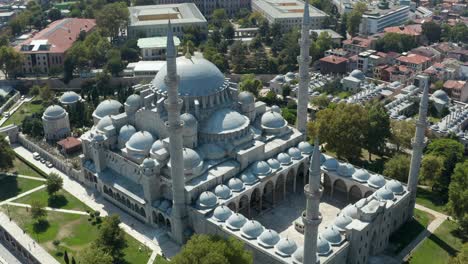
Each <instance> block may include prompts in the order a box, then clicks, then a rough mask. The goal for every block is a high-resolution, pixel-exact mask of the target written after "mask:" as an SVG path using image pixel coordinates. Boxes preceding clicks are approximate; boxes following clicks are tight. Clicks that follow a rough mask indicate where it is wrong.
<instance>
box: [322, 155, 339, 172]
mask: <svg viewBox="0 0 468 264" xmlns="http://www.w3.org/2000/svg"><path fill="white" fill-rule="evenodd" d="M322 166H323V167H324V168H325V169H326V170H328V171H335V170H337V169H338V161H337V160H336V159H335V158H328V159H326V160H325V162H324V163H323V165H322Z"/></svg>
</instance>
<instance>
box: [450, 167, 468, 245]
mask: <svg viewBox="0 0 468 264" xmlns="http://www.w3.org/2000/svg"><path fill="white" fill-rule="evenodd" d="M447 207H448V209H449V211H450V213H451V215H453V216H454V217H455V219H456V220H457V221H458V223H459V225H460V229H461V231H462V233H463V235H464V236H465V237H466V236H467V235H468V160H467V161H464V162H460V163H458V164H457V166H456V167H455V170H454V173H453V175H452V182H451V183H450V187H449V202H448V205H447Z"/></svg>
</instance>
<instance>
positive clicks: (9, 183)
mask: <svg viewBox="0 0 468 264" xmlns="http://www.w3.org/2000/svg"><path fill="white" fill-rule="evenodd" d="M20 192H21V189H20V187H19V184H18V178H17V177H10V176H4V175H0V201H3V200H6V199H8V198H11V197H15V196H17V195H18V194H19V193H20Z"/></svg>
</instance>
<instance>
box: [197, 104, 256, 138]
mask: <svg viewBox="0 0 468 264" xmlns="http://www.w3.org/2000/svg"><path fill="white" fill-rule="evenodd" d="M249 124H250V121H249V119H248V118H247V117H246V116H244V115H241V114H240V113H239V112H237V111H234V110H232V109H230V108H223V109H220V110H218V111H216V112H214V113H213V114H212V115H211V116H210V117H209V118H208V119H207V120H206V121H205V122H204V125H203V126H202V129H201V132H202V133H205V134H215V135H218V134H228V133H232V132H235V131H239V130H242V129H244V128H246V127H248V125H249Z"/></svg>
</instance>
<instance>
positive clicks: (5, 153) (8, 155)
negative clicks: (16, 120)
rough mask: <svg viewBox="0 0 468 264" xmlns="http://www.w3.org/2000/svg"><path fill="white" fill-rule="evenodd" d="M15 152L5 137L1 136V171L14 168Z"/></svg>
mask: <svg viewBox="0 0 468 264" xmlns="http://www.w3.org/2000/svg"><path fill="white" fill-rule="evenodd" d="M14 159H15V152H13V150H12V149H11V147H10V144H9V143H8V142H7V141H6V139H5V136H3V135H1V134H0V170H7V169H9V168H11V167H13V160H14Z"/></svg>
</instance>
